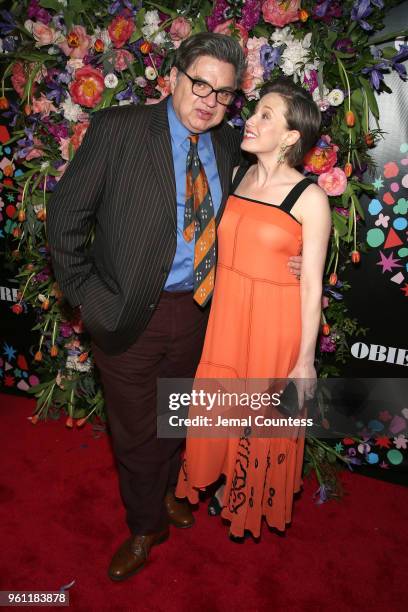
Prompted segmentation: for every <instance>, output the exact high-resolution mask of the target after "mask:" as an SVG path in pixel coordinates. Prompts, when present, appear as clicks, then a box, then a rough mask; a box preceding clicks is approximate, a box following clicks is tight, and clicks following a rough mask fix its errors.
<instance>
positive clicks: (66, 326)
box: [59, 321, 74, 338]
mask: <svg viewBox="0 0 408 612" xmlns="http://www.w3.org/2000/svg"><path fill="white" fill-rule="evenodd" d="M59 331H60V334H61V336H62V337H63V338H69V337H70V336H72V334H73V333H74V330H73V329H72V327H71V325H70V323H68V321H64V322H63V323H61V325H60V329H59Z"/></svg>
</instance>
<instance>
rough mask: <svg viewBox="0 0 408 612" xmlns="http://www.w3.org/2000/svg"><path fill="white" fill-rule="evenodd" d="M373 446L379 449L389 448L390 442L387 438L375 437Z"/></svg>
mask: <svg viewBox="0 0 408 612" xmlns="http://www.w3.org/2000/svg"><path fill="white" fill-rule="evenodd" d="M375 445H376V446H379V447H380V448H390V446H391V440H390V439H389V437H388V436H377V437H376V439H375Z"/></svg>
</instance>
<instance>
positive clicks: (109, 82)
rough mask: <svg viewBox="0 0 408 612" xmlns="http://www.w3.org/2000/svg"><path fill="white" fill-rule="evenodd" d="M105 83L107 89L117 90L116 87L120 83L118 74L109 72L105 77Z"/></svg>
mask: <svg viewBox="0 0 408 612" xmlns="http://www.w3.org/2000/svg"><path fill="white" fill-rule="evenodd" d="M104 83H105V87H107V88H108V89H115V87H116V85H117V84H118V83H119V81H118V77H117V76H116V74H113V72H109V74H107V75H106V77H105V80H104Z"/></svg>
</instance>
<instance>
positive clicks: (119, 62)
mask: <svg viewBox="0 0 408 612" xmlns="http://www.w3.org/2000/svg"><path fill="white" fill-rule="evenodd" d="M133 60H134V57H133V55H132V54H131V52H130V51H126V49H118V50H117V51H115V70H126V69H127V67H128V64H131V63H132V62H133Z"/></svg>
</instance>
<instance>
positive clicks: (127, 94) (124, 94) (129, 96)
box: [115, 83, 140, 104]
mask: <svg viewBox="0 0 408 612" xmlns="http://www.w3.org/2000/svg"><path fill="white" fill-rule="evenodd" d="M115 98H116V99H117V100H131V102H132V104H138V103H139V102H140V98H139V97H138V96H137V95H136V94H135V92H134V91H133V88H132V84H131V83H128V86H127V88H126V89H124V90H123V91H120V92H119V93H117V94H116V96H115Z"/></svg>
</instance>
